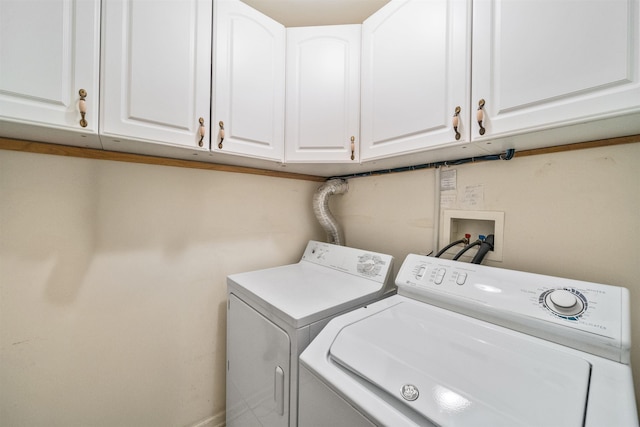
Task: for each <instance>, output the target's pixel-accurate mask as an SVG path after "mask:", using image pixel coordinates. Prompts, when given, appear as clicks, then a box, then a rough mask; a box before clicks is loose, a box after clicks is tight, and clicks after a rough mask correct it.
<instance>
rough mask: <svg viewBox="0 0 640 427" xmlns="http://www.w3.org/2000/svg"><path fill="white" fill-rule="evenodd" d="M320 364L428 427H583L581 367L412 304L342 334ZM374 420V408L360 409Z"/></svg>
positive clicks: (517, 338)
mask: <svg viewBox="0 0 640 427" xmlns="http://www.w3.org/2000/svg"><path fill="white" fill-rule="evenodd" d="M330 358H331V360H332V361H333V362H335V363H337V364H339V365H340V366H342V368H343V369H345V370H346V371H347V372H349V373H350V375H352V376H354V377H356V378H359V379H360V380H364V381H363V383H365V384H369V385H371V386H372V387H375V389H374V390H376V389H377V390H378V391H377V392H376V391H374V393H375V394H378V395H379V396H387V397H386V399H388V401H391V402H390V404H392V405H393V406H395V407H396V408H398V409H399V410H401V411H403V412H404V411H406V412H407V413H412V414H420V417H422V420H424V421H423V422H420V424H427V422H426V420H428V421H430V422H432V423H434V424H437V425H487V426H489V425H491V426H515V425H562V426H567V427H569V426H583V423H584V414H585V409H586V401H587V392H588V388H589V379H590V369H591V365H590V364H589V363H588V362H587V361H586V360H584V359H582V358H580V357H579V356H576V355H573V354H568V353H566V352H563V351H560V350H558V349H557V346H555V347H554V345H553V344H550V343H546V342H545V341H542V340H539V339H536V338H531V337H528V336H526V335H523V334H519V333H516V332H513V331H511V330H508V329H505V328H502V327H500V326H496V325H492V324H489V323H486V322H482V321H478V320H475V319H472V318H470V317H466V316H463V315H460V314H458V313H453V312H450V311H446V310H443V309H440V308H437V307H433V306H430V305H427V304H422V303H418V302H415V301H405V302H402V303H400V304H397V305H394V306H393V307H390V308H388V309H386V310H383V311H380V312H378V313H376V314H374V315H372V316H369V317H366V318H364V319H362V320H361V321H358V322H355V323H352V324H350V325H347V326H346V327H344V328H342V329H341V331H340V332H339V333H338V335H337V337H336V339H335V341H333V344H332V346H331V349H330ZM361 409H362V410H363V412H365V413H366V414H367V415H368V416H369V417H371V418H372V419H374V420H375V419H376V415H375V411H376V410H377V409H376V408H361Z"/></svg>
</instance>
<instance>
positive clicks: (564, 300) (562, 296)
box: [549, 289, 578, 309]
mask: <svg viewBox="0 0 640 427" xmlns="http://www.w3.org/2000/svg"><path fill="white" fill-rule="evenodd" d="M549 298H550V299H551V302H552V303H553V305H555V306H556V307H559V308H563V309H569V308H572V307H574V306H575V305H576V304H577V303H578V298H577V297H576V296H575V295H574V294H572V293H571V292H569V291H566V290H564V289H556V290H555V291H553V292H551V294H549Z"/></svg>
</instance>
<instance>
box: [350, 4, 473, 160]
mask: <svg viewBox="0 0 640 427" xmlns="http://www.w3.org/2000/svg"><path fill="white" fill-rule="evenodd" d="M469 24H470V19H469V3H468V2H464V1H445V0H441V1H430V2H424V1H418V0H406V1H394V2H391V3H389V4H387V5H386V6H385V7H383V8H382V9H381V10H380V11H378V12H376V13H375V14H374V15H372V16H371V17H370V18H369V19H367V20H366V21H365V22H364V23H363V28H362V40H363V43H362V45H363V52H362V150H363V151H362V158H363V159H372V158H379V157H383V156H387V155H392V154H399V153H406V152H411V151H418V150H424V149H427V148H431V147H436V146H439V145H442V144H446V143H450V142H456V139H455V132H454V131H453V128H452V116H453V114H454V111H455V108H456V107H457V106H460V107H461V110H462V112H461V114H463V115H464V114H465V112H466V114H469V112H468V98H469V81H470V77H469V72H468V70H469V69H470V66H469V32H468V30H467V28H468V25H469ZM459 131H460V133H461V138H460V140H459V141H460V142H464V141H468V129H466V126H464V123H462V121H461V127H460V128H459Z"/></svg>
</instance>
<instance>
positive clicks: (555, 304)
mask: <svg viewBox="0 0 640 427" xmlns="http://www.w3.org/2000/svg"><path fill="white" fill-rule="evenodd" d="M396 285H397V286H398V293H399V294H401V295H405V296H407V297H410V298H414V299H417V300H420V301H423V302H425V303H428V304H432V305H436V306H440V307H442V308H446V309H449V310H452V311H456V312H459V313H462V314H465V315H468V316H471V317H475V318H478V319H482V320H486V321H489V322H491V323H495V324H498V325H501V326H505V327H508V328H511V329H514V330H518V331H520V332H524V333H527V334H529V335H533V336H537V337H539V338H544V339H548V340H550V341H554V342H557V343H559V344H563V345H566V346H569V347H573V348H577V349H579V350H583V351H587V352H590V353H592V354H597V355H599V356H603V357H607V358H609V359H612V360H616V361H620V362H623V363H628V362H629V349H630V340H631V339H630V315H629V292H628V290H627V289H625V288H621V287H616V286H609V285H604V284H599V283H590V282H583V281H578V280H571V279H564V278H559V277H553V276H545V275H540V274H533V273H526V272H521V271H513V270H506V269H500V268H495V267H488V266H484V265H477V264H468V263H463V262H458V261H452V260H447V259H441V258H434V257H427V256H422V255H415V254H410V255H408V256H407V258H406V260H405V261H404V263H403V264H402V267H401V268H400V272H399V273H398V276H397V278H396Z"/></svg>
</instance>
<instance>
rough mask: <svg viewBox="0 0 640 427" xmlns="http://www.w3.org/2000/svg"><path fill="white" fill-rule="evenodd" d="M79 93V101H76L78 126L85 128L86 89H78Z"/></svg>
mask: <svg viewBox="0 0 640 427" xmlns="http://www.w3.org/2000/svg"><path fill="white" fill-rule="evenodd" d="M78 93H79V95H80V101H78V110H80V126H82V127H83V128H86V127H87V125H88V124H89V123H87V120H86V119H85V115H86V114H87V103H86V101H85V98H86V97H87V91H86V90H84V89H80V90H79V91H78Z"/></svg>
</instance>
